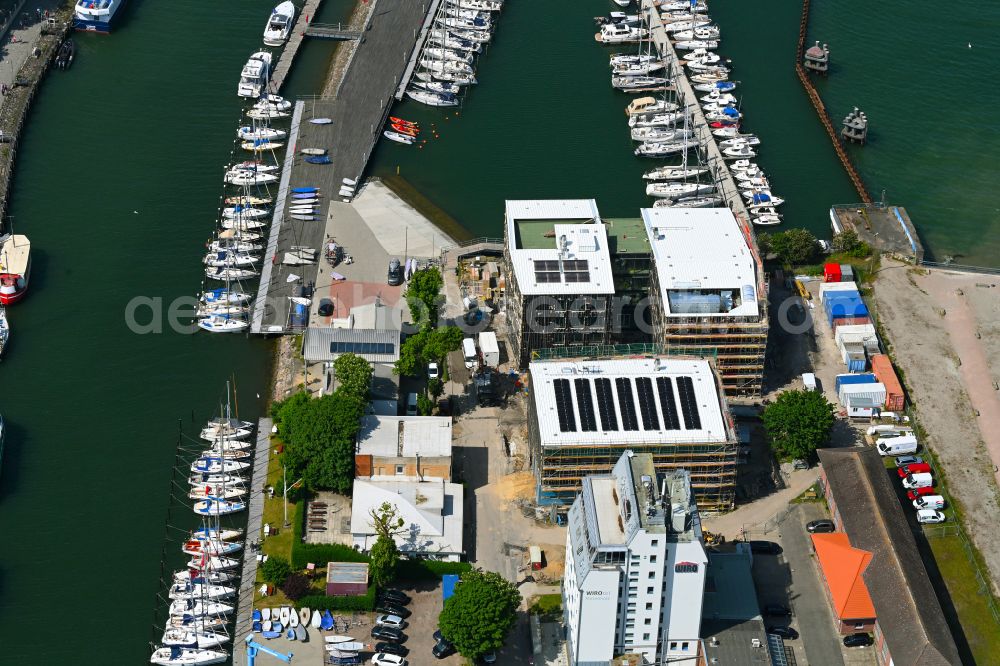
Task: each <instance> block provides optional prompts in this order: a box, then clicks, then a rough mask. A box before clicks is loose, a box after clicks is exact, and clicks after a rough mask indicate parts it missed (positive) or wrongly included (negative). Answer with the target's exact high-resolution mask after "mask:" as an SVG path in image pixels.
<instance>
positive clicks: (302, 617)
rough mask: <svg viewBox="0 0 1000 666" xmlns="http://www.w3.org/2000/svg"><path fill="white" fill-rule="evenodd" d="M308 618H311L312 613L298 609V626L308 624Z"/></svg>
mask: <svg viewBox="0 0 1000 666" xmlns="http://www.w3.org/2000/svg"><path fill="white" fill-rule="evenodd" d="M310 617H312V613H311V612H310V611H309V609H308V608H300V609H299V624H309V618H310Z"/></svg>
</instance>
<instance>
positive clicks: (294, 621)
mask: <svg viewBox="0 0 1000 666" xmlns="http://www.w3.org/2000/svg"><path fill="white" fill-rule="evenodd" d="M288 626H289V627H291V628H292V629H294V628H295V627H297V626H299V613H298V611H296V610H295V609H294V608H293V609H292V612H291V613H289V614H288Z"/></svg>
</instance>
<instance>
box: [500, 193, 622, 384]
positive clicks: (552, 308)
mask: <svg viewBox="0 0 1000 666" xmlns="http://www.w3.org/2000/svg"><path fill="white" fill-rule="evenodd" d="M505 213H506V220H505V224H504V255H503V256H504V270H503V272H504V275H505V277H506V280H507V285H506V290H505V293H504V301H505V304H506V306H505V311H506V314H507V327H508V331H507V339H508V342H509V343H510V346H511V350H510V351H511V360H512V361H513V362H514V363H516V364H517V366H518V367H519V368H524V367H527V365H528V362H529V361H530V360H531V354H532V352H533V351H534V350H536V349H545V348H565V347H580V346H586V345H604V344H607V343H608V342H609V340H610V334H611V317H610V311H611V300H612V297H613V296H614V293H615V285H614V279H613V277H612V275H611V258H610V255H609V254H608V236H607V232H606V231H605V228H604V225H603V224H602V223H601V218H600V214H599V213H598V211H597V203H596V202H595V201H594V200H593V199H551V200H533V201H508V202H507V203H506V210H505Z"/></svg>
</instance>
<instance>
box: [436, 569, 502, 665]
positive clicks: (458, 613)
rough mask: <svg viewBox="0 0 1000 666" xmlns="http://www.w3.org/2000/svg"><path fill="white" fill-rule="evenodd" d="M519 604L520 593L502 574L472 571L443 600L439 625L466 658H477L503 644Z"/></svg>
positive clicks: (445, 635)
mask: <svg viewBox="0 0 1000 666" xmlns="http://www.w3.org/2000/svg"><path fill="white" fill-rule="evenodd" d="M520 605H521V594H520V592H518V591H517V588H516V587H514V586H513V585H512V584H510V583H509V582H507V580H506V579H504V578H503V577H502V576H501V575H500V574H498V573H496V572H493V571H483V570H481V569H477V570H474V571H469V572H468V573H465V574H462V579H461V581H460V582H459V584H458V585H457V586H456V587H455V594H454V595H452V596H451V597H450V598H449V599H448V600H447V601H446V602H444V610H443V611H441V616H440V617H439V618H438V626H439V627H440V628H441V633H442V634H443V635H444V637H445V638H447V639H448V640H449V641H451V642H452V644H453V645H454V646H455V649H457V650H458V651H459V652H460V653H461V654H462V655H463V656H464V657H467V658H469V659H478V658H479V657H481V656H483V655H484V654H486V653H488V652H492V651H494V650H498V649H499V648H500V647H501V646H502V645H503V642H504V639H505V638H506V637H507V633H508V632H509V631H510V629H511V627H513V626H514V621H515V618H516V613H517V609H518V607H519V606H520Z"/></svg>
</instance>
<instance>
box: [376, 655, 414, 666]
mask: <svg viewBox="0 0 1000 666" xmlns="http://www.w3.org/2000/svg"><path fill="white" fill-rule="evenodd" d="M407 663H408V662H407V661H406V660H405V659H403V658H402V657H400V656H399V655H398V654H389V653H388V652H381V653H379V654H376V655H375V656H374V657H372V666H406V664H407Z"/></svg>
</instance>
